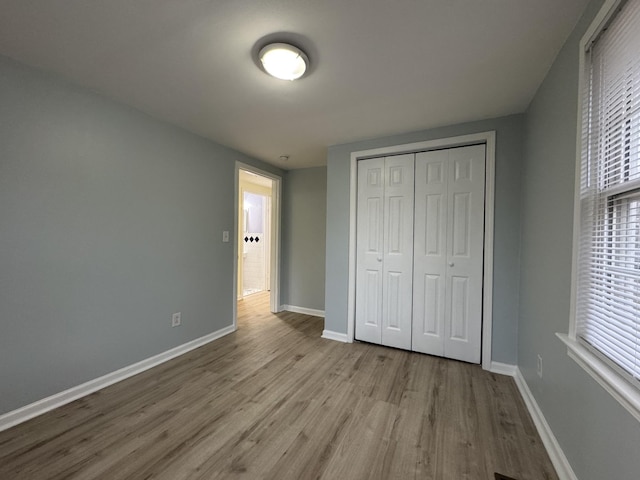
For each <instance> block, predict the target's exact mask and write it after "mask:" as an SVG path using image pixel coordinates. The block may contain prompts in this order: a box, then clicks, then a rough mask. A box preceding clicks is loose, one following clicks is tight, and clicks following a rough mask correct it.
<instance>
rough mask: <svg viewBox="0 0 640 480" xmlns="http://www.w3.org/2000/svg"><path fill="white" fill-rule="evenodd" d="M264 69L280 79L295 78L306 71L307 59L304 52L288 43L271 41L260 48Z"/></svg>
mask: <svg viewBox="0 0 640 480" xmlns="http://www.w3.org/2000/svg"><path fill="white" fill-rule="evenodd" d="M260 61H261V62H262V66H263V67H264V69H265V71H266V72H267V73H268V74H269V75H271V76H273V77H276V78H279V79H281V80H295V79H297V78H300V77H301V76H302V75H304V72H306V71H307V66H308V63H309V59H308V58H307V56H306V55H305V53H304V52H303V51H302V50H300V49H299V48H297V47H294V46H293V45H289V44H288V43H271V44H269V45H267V46H266V47H264V48H263V49H262V50H260Z"/></svg>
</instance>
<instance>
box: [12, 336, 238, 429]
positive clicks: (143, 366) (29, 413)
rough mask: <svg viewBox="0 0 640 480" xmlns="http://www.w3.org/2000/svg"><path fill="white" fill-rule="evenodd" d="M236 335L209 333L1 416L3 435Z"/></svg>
mask: <svg viewBox="0 0 640 480" xmlns="http://www.w3.org/2000/svg"><path fill="white" fill-rule="evenodd" d="M235 331H236V328H235V326H234V325H229V326H228V327H224V328H221V329H220V330H217V331H215V332H212V333H209V334H207V335H205V336H203V337H200V338H196V339H195V340H191V341H190V342H187V343H183V344H182V345H179V346H177V347H175V348H172V349H170V350H167V351H165V352H162V353H159V354H158V355H154V356H153V357H149V358H147V359H145V360H142V361H140V362H137V363H134V364H133V365H129V366H127V367H124V368H121V369H119V370H116V371H115V372H111V373H107V374H106V375H103V376H101V377H98V378H94V379H93V380H89V381H88V382H85V383H82V384H80V385H76V386H75V387H71V388H69V389H67V390H64V391H62V392H59V393H56V394H54V395H51V396H49V397H46V398H43V399H41V400H38V401H36V402H34V403H31V404H29V405H25V406H24V407H21V408H18V409H17V410H13V411H11V412H7V413H5V414H3V415H0V432H1V431H3V430H6V429H8V428H11V427H13V426H15V425H18V424H19V423H22V422H26V421H27V420H30V419H32V418H34V417H37V416H38V415H42V414H43V413H46V412H49V411H51V410H53V409H55V408H58V407H61V406H63V405H66V404H67V403H71V402H73V401H74V400H77V399H79V398H82V397H85V396H87V395H89V394H91V393H93V392H96V391H98V390H101V389H103V388H105V387H108V386H109V385H113V384H114V383H117V382H120V381H122V380H125V379H127V378H129V377H132V376H134V375H137V374H139V373H142V372H144V371H145V370H149V369H150V368H153V367H155V366H157V365H160V364H161V363H164V362H166V361H168V360H171V359H172V358H176V357H179V356H180V355H184V354H185V353H187V352H190V351H191V350H194V349H196V348H198V347H201V346H203V345H205V344H207V343H209V342H213V341H214V340H217V339H218V338H221V337H223V336H225V335H228V334H230V333H233V332H235Z"/></svg>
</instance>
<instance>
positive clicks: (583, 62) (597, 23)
mask: <svg viewBox="0 0 640 480" xmlns="http://www.w3.org/2000/svg"><path fill="white" fill-rule="evenodd" d="M623 3H624V0H607V1H605V3H604V5H603V6H602V8H601V9H600V12H599V13H598V15H596V17H595V19H594V20H593V22H592V23H591V25H590V26H589V28H588V29H587V31H586V32H585V34H584V36H583V37H582V40H581V42H580V50H579V55H580V57H579V68H580V70H579V84H578V121H577V126H578V129H577V134H576V170H575V185H574V218H573V251H572V272H571V307H570V321H569V332H568V334H564V333H557V334H556V335H557V336H558V337H559V338H560V339H561V340H562V341H563V342H564V343H565V344H566V346H567V354H568V355H569V357H571V358H572V359H573V360H574V361H576V363H577V364H578V365H580V366H581V367H582V368H583V369H584V370H585V371H586V372H587V373H588V374H589V375H590V376H591V377H592V378H593V379H594V380H596V382H598V383H599V384H600V385H601V386H602V387H603V388H604V389H605V390H606V391H607V392H609V393H610V394H611V395H612V396H613V397H614V398H615V399H616V400H617V401H618V402H619V403H620V404H621V405H622V406H623V407H624V408H625V409H626V410H627V411H629V413H631V414H632V415H633V416H634V417H635V418H636V419H637V420H638V421H640V388H638V387H637V386H636V383H637V382H634V381H631V379H630V378H629V377H630V376H629V375H625V372H623V371H622V368H620V367H618V366H617V365H616V364H615V363H614V362H613V361H610V360H608V359H607V358H606V357H605V356H604V355H602V354H599V353H596V351H595V349H593V347H590V346H589V345H586V344H585V343H584V342H582V341H581V340H579V339H578V338H577V298H578V293H579V292H578V260H579V258H578V253H579V245H580V241H581V238H580V237H581V235H580V233H581V209H582V198H581V169H582V151H583V108H584V102H585V95H584V89H585V87H586V85H588V81H589V78H588V75H587V70H586V66H587V61H588V60H587V50H588V46H590V45H591V44H592V43H593V42H594V41H595V40H596V39H597V38H598V36H599V35H600V33H601V32H602V31H603V30H604V29H605V28H606V26H607V24H608V23H609V22H610V21H611V19H612V18H613V16H614V15H615V14H616V13H617V11H618V9H619V8H620V7H621V6H622V4H623ZM634 183H635V182H634ZM629 187H630V186H629ZM629 187H627V188H625V190H627V189H631V190H632V189H633V187H631V188H629ZM636 188H637V186H636ZM615 196H616V195H615V194H614V192H611V193H610V194H609V195H607V197H608V199H611V198H612V197H615Z"/></svg>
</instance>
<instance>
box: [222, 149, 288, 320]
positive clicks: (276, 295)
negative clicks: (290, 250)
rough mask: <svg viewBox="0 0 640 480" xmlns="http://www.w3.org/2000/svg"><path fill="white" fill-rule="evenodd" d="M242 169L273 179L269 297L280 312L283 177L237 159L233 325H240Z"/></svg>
mask: <svg viewBox="0 0 640 480" xmlns="http://www.w3.org/2000/svg"><path fill="white" fill-rule="evenodd" d="M240 170H245V171H247V172H252V173H255V174H258V175H260V176H262V177H267V178H270V179H271V180H273V184H272V192H271V196H272V201H271V242H269V243H270V244H271V245H270V246H271V285H270V287H271V295H270V298H269V308H270V310H271V312H273V313H278V312H280V311H281V309H280V237H281V232H280V225H281V222H282V220H281V218H282V177H281V176H280V175H276V174H274V173H270V172H267V171H266V170H262V169H260V168H258V167H254V166H253V165H249V164H247V163H242V162H238V161H236V166H235V177H234V185H235V187H234V202H233V231H234V244H233V296H232V297H231V298H232V299H233V325H234V326H235V327H237V326H238V312H237V308H238V305H237V303H238V301H237V298H238V239H237V237H236V235H238V213H239V212H238V199H239V196H238V195H239V182H240V173H239V172H240Z"/></svg>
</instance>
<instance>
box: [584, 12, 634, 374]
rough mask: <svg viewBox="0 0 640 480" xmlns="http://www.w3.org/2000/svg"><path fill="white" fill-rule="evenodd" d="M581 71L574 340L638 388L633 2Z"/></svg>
mask: <svg viewBox="0 0 640 480" xmlns="http://www.w3.org/2000/svg"><path fill="white" fill-rule="evenodd" d="M585 68H586V72H585V78H586V79H587V82H586V84H585V89H584V92H583V94H584V97H583V123H582V125H583V132H582V165H581V178H580V180H581V185H580V208H581V210H580V211H581V216H580V244H579V253H578V272H577V273H578V290H577V295H578V297H577V303H576V306H577V308H576V314H577V317H576V337H577V338H578V339H580V340H582V341H583V342H585V343H586V344H587V345H588V346H590V347H591V348H592V349H593V350H595V351H596V353H597V354H599V355H603V356H604V357H605V358H606V359H607V360H608V361H609V362H613V364H614V365H615V366H616V367H617V368H618V369H619V371H620V372H622V373H623V374H624V376H626V377H627V378H628V379H630V380H631V381H632V382H634V383H636V385H637V386H640V0H628V1H627V2H624V3H623V4H622V6H621V8H620V9H619V11H618V12H617V14H616V15H615V16H614V17H613V18H612V20H611V21H610V22H609V24H608V25H607V27H606V28H605V29H603V31H602V32H601V34H600V35H599V36H598V37H597V38H596V39H595V41H594V42H593V43H592V44H591V45H590V46H589V48H588V52H587V55H586V62H585Z"/></svg>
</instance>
